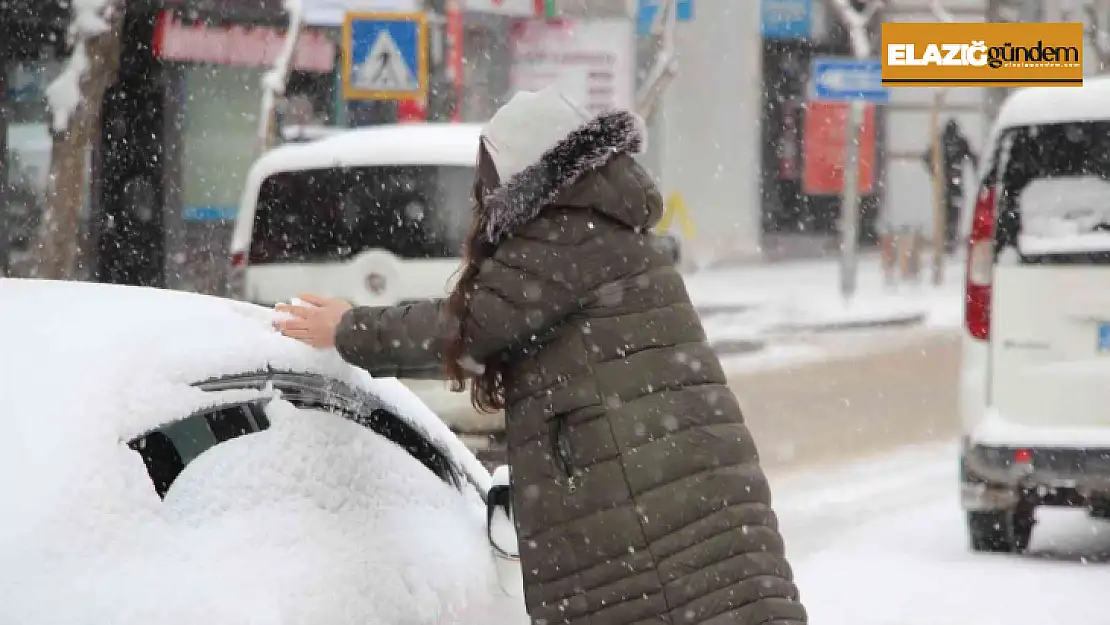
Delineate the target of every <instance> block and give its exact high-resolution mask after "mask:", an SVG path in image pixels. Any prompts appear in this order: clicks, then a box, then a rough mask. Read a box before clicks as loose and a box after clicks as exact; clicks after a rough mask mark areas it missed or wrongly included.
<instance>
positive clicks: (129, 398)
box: [0, 279, 523, 624]
mask: <svg viewBox="0 0 1110 625" xmlns="http://www.w3.org/2000/svg"><path fill="white" fill-rule="evenodd" d="M0 303H2V306H0V327H3V328H4V330H3V341H2V342H0V350H2V351H0V354H2V357H0V424H2V425H3V435H2V436H0V498H2V499H3V501H4V505H3V516H2V520H0V623H7V622H12V623H17V622H18V623H32V622H33V623H67V624H75V623H105V622H112V623H149V622H158V623H171V624H175V623H196V622H199V621H201V620H204V621H205V622H208V623H225V622H226V623H267V624H268V623H283V624H285V623H290V624H291V623H315V622H320V623H323V622H326V623H356V622H357V623H379V622H380V623H414V624H415V623H431V622H482V621H483V620H484V619H485V618H487V617H489V616H490V615H489V614H487V613H486V612H484V611H486V610H488V609H492V610H494V613H495V614H497V615H498V618H500V617H501V616H504V615H505V614H506V612H505V610H506V609H508V610H509V612H512V613H514V614H516V613H518V612H519V610H521V609H522V607H519V608H518V604H519V603H520V601H519V599H518V598H509V597H507V596H505V593H501V597H500V598H499V597H497V596H496V595H497V592H494V591H493V590H494V589H496V588H497V587H498V585H499V583H500V581H501V580H499V579H497V574H496V568H495V566H494V564H493V562H492V559H493V558H492V555H491V553H490V551H489V548H488V545H487V544H486V543H485V540H484V537H485V529H484V520H485V519H484V514H483V513H484V509H483V506H482V505H481V502H480V500H479V498H478V497H477V495H476V491H475V490H473V489H470V488H469V487H468V488H464V489H463V492H462V493H460V492H459V490H458V489H455V488H454V487H453V486H451V485H449V484H447V483H445V482H444V481H443V480H441V479H439V478H438V477H437V476H436V475H434V474H433V473H432V472H431V471H429V470H427V469H426V468H425V467H423V465H421V464H420V463H419V462H417V461H415V460H414V459H413V458H412V457H411V456H409V455H408V453H406V452H405V451H404V450H403V449H401V448H400V447H398V446H396V445H394V444H393V443H391V442H389V441H387V440H385V439H383V438H381V437H380V436H377V435H376V434H373V433H372V432H370V431H368V430H366V429H364V428H362V427H361V426H359V425H357V424H354V423H352V422H349V421H347V420H345V419H343V418H341V417H338V416H336V415H333V414H330V413H326V412H322V411H315V410H303V409H297V408H294V407H293V406H292V405H291V404H289V403H287V402H285V401H283V400H281V399H280V397H278V398H275V399H273V400H272V401H270V402H269V404H268V407H267V414H268V416H269V418H270V421H271V427H270V428H269V429H268V430H265V431H263V432H259V433H256V434H250V435H247V436H243V437H240V438H237V439H234V440H231V441H228V442H225V443H223V444H221V445H218V446H217V447H214V448H212V449H210V450H209V451H207V452H205V453H203V454H201V456H199V457H198V458H196V459H195V460H194V461H193V462H192V463H190V464H189V465H188V467H187V468H186V470H185V471H184V472H183V473H182V474H181V475H180V477H179V478H178V479H177V481H175V482H174V486H173V488H172V489H171V490H170V492H169V493H168V494H167V496H166V499H165V501H162V500H161V499H159V498H158V496H157V494H156V493H155V491H154V489H153V487H152V484H151V482H150V478H149V477H148V475H147V473H146V470H145V467H144V466H143V462H142V459H141V457H140V456H139V455H138V454H137V453H135V452H133V451H131V450H130V449H129V448H128V447H127V444H126V443H127V441H128V440H129V439H130V438H132V437H134V436H136V435H137V434H140V433H143V432H146V431H149V430H150V429H152V428H155V427H157V426H159V425H161V424H164V423H166V422H169V421H172V420H176V419H180V418H182V417H184V416H185V415H187V414H188V413H189V412H191V411H194V410H199V409H202V408H205V407H207V406H211V405H213V404H215V403H224V402H225V401H228V400H231V401H241V400H244V399H249V398H250V397H251V396H252V395H254V396H257V395H259V394H265V393H268V392H269V391H249V390H247V391H244V390H237V391H221V392H217V393H208V392H203V391H200V390H198V389H197V388H195V387H193V386H192V385H193V384H195V383H196V382H199V381H202V380H206V379H212V378H216V377H221V376H226V375H232V374H239V373H244V372H248V371H265V370H267V369H268V368H272V369H275V370H286V371H295V372H306V373H318V374H324V375H327V376H329V377H332V378H336V379H339V380H341V381H344V382H346V383H348V384H351V385H353V386H357V387H360V388H364V389H366V390H368V391H370V392H371V393H374V394H375V395H377V396H378V397H379V398H380V399H382V400H383V401H384V402H385V403H386V404H389V405H392V406H394V407H396V408H397V412H398V414H399V415H401V416H402V417H403V418H404V419H406V420H407V421H408V422H409V423H410V424H412V425H413V426H414V427H416V428H417V429H418V430H420V431H421V432H423V433H424V434H425V435H426V436H427V437H428V438H429V439H430V440H431V441H433V442H434V443H436V444H437V445H439V446H440V447H441V448H442V449H443V450H444V451H446V452H447V453H448V454H449V456H450V457H451V458H452V460H453V461H454V462H455V463H457V464H458V465H459V468H460V469H462V470H463V471H465V472H466V473H467V474H468V475H470V476H471V478H472V479H476V481H478V482H480V484H479V485H478V486H479V487H482V486H484V485H485V484H488V479H489V476H488V473H486V472H485V470H484V469H483V468H481V466H480V465H479V464H478V463H477V461H476V460H475V459H474V456H473V455H472V454H471V453H470V452H469V451H468V450H466V448H465V447H463V445H462V444H461V442H459V440H458V439H457V438H455V436H454V435H453V434H452V433H451V432H450V431H449V430H448V429H447V427H446V426H445V425H444V424H443V423H442V422H441V421H439V419H438V418H436V416H435V415H434V414H433V413H431V412H430V411H429V410H428V409H427V408H426V407H425V406H424V405H423V404H422V403H421V402H420V401H419V400H417V399H416V398H415V396H414V395H413V394H412V393H411V392H410V391H409V390H408V389H407V388H406V387H404V386H403V385H401V384H400V383H399V382H397V381H396V380H373V379H371V378H370V377H369V376H368V375H366V374H365V372H362V371H360V370H357V369H354V368H351V367H349V366H347V365H346V364H345V363H343V362H342V360H341V359H340V358H339V357H338V356H337V355H336V354H335V352H334V351H332V350H315V349H311V348H308V347H306V346H304V345H301V344H299V343H297V342H295V341H292V340H290V339H286V338H284V337H282V336H281V335H279V334H277V333H276V332H274V331H273V330H272V327H271V322H272V321H273V319H274V318H275V313H273V311H270V310H267V309H264V308H260V307H256V306H253V305H249V304H241V303H236V302H230V301H226V300H221V299H218V298H210V297H204V296H199V295H193V294H185V293H179V292H170V291H158V290H154V289H142V288H131V287H118V286H104V285H93V284H77V283H56V282H41V281H21V280H10V279H3V280H0ZM510 594H518V593H510ZM486 597H489V599H487V598H486ZM506 600H507V601H508V603H505V601H506ZM495 604H496V605H495ZM506 606H508V607H507V608H506ZM476 614H485V616H475V615H476ZM522 614H523V613H522V612H519V615H522ZM519 615H518V616H519ZM474 619H477V620H474ZM514 620H515V619H514Z"/></svg>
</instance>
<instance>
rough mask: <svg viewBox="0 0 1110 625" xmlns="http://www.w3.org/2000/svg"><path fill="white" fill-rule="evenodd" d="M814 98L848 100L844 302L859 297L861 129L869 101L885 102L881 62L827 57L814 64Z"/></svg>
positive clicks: (842, 270)
mask: <svg viewBox="0 0 1110 625" xmlns="http://www.w3.org/2000/svg"><path fill="white" fill-rule="evenodd" d="M813 82H814V84H813V95H814V97H815V98H816V99H818V100H826V101H837V102H844V101H847V102H848V103H849V105H848V123H847V127H846V128H845V131H844V134H845V140H844V184H843V187H842V191H841V202H840V293H841V295H843V296H844V299H845V301H848V300H851V299H852V297H853V296H854V295H855V294H856V286H857V268H858V257H859V230H860V228H859V222H860V201H859V200H860V185H859V176H860V145H859V142H860V134H861V133H860V127H861V126H863V123H864V113H865V107H866V106H867V103H868V102H873V103H885V102H886V101H887V100H888V98H889V92H888V91H887V89H886V88H885V87H883V84H882V65H881V62H880V60H879V59H857V58H837V57H824V58H820V57H819V58H816V59H814V61H813Z"/></svg>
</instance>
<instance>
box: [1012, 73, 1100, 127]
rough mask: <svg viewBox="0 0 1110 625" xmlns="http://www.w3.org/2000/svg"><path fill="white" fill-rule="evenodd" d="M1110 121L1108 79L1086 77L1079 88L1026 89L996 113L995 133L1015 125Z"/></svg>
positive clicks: (1021, 90) (1015, 93) (1020, 90)
mask: <svg viewBox="0 0 1110 625" xmlns="http://www.w3.org/2000/svg"><path fill="white" fill-rule="evenodd" d="M1094 119H1110V77H1103V78H1087V79H1084V81H1083V86H1082V87H1027V88H1024V89H1019V90H1017V91H1015V92H1014V93H1013V94H1012V95H1011V96H1010V97H1009V98H1007V99H1006V101H1005V102H1004V103H1003V104H1002V108H1001V109H1000V110H999V111H998V118H997V120H996V121H995V127H996V128H997V129H998V130H1003V129H1006V128H1013V127H1016V126H1031V125H1036V124H1056V123H1064V122H1071V121H1082V120H1094Z"/></svg>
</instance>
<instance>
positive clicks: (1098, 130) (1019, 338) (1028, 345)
mask: <svg viewBox="0 0 1110 625" xmlns="http://www.w3.org/2000/svg"><path fill="white" fill-rule="evenodd" d="M987 146H988V147H987V149H988V152H987V154H986V156H987V158H985V159H983V160H984V162H983V164H982V167H981V171H980V173H979V188H978V197H977V200H976V203H975V208H974V212H973V222H972V227H971V236H970V241H969V250H968V265H967V274H966V293H965V295H966V309H965V315H964V321H965V330H966V332H965V333H964V340H963V348H962V351H963V364H962V372H961V413H962V420H963V428H964V438H963V448H962V453H961V500H962V504H963V508H964V509H965V511H966V513H967V523H968V530H969V533H970V538H971V546H972V548H973V549H975V550H979V551H1023V550H1024V549H1026V547H1027V546H1028V544H1029V541H1030V537H1031V533H1032V531H1033V527H1034V525H1035V510H1036V508H1037V507H1039V506H1068V507H1085V508H1088V509H1089V510H1090V511H1091V513H1092V514H1093V515H1095V516H1099V517H1110V289H1108V288H1107V286H1108V285H1110V80H1107V79H1102V78H1099V79H1089V80H1087V81H1085V84H1084V86H1083V87H1081V88H1029V89H1023V90H1019V91H1017V92H1015V93H1014V94H1013V95H1012V96H1010V98H1008V99H1007V100H1006V102H1005V103H1004V104H1003V105H1002V107H1001V109H1000V112H999V115H998V119H997V120H996V122H995V126H994V128H993V130H992V132H991V135H990V139H989V140H988V143H987Z"/></svg>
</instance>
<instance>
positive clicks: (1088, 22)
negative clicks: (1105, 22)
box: [1083, 2, 1110, 71]
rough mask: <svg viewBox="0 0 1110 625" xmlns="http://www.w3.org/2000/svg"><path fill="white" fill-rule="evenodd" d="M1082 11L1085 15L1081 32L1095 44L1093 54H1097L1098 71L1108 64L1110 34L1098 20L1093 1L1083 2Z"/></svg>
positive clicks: (1109, 62)
mask: <svg viewBox="0 0 1110 625" xmlns="http://www.w3.org/2000/svg"><path fill="white" fill-rule="evenodd" d="M1083 13H1084V15H1085V16H1086V19H1085V20H1084V22H1085V23H1084V24H1083V32H1084V34H1086V35H1087V36H1088V37H1090V38H1091V43H1093V44H1094V46H1095V54H1097V55H1098V64H1099V71H1102V70H1104V69H1106V66H1107V65H1110V34H1108V33H1107V32H1106V31H1105V30H1103V28H1102V22H1101V20H1099V15H1098V11H1096V10H1095V6H1094V4H1093V3H1090V2H1088V3H1085V4H1084V5H1083Z"/></svg>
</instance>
